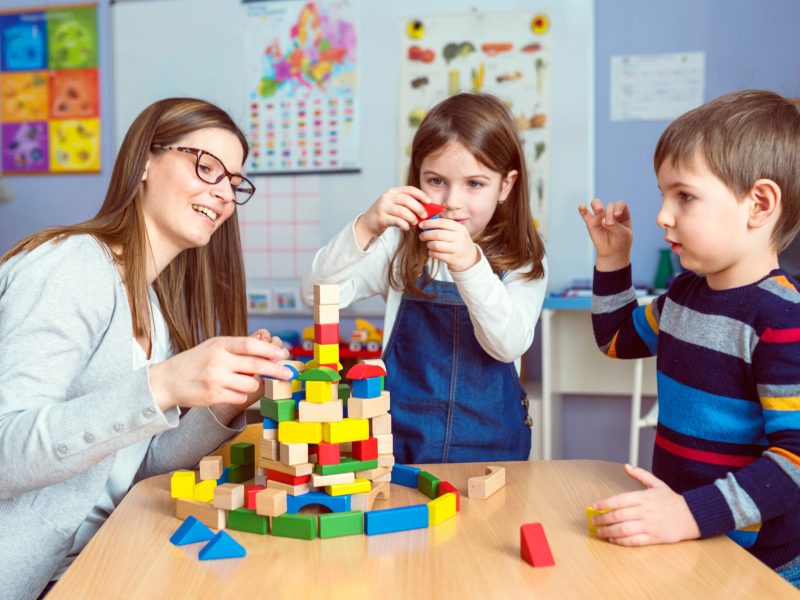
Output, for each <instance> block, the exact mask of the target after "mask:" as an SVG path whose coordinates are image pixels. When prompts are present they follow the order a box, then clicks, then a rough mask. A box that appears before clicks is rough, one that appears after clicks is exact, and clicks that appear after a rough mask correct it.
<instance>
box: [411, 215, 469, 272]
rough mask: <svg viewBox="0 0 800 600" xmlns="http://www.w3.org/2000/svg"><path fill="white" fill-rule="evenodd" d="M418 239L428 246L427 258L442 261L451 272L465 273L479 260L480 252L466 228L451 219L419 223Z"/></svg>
mask: <svg viewBox="0 0 800 600" xmlns="http://www.w3.org/2000/svg"><path fill="white" fill-rule="evenodd" d="M419 226H420V228H421V229H423V231H422V233H420V234H419V239H420V240H422V241H423V242H425V244H426V245H427V246H428V256H430V257H431V258H435V259H437V260H440V261H442V262H443V263H445V264H446V265H447V267H448V268H449V269H450V270H451V271H456V272H458V271H466V270H467V269H469V268H470V267H474V266H475V265H476V264H478V261H479V260H480V259H481V253H480V250H478V246H477V245H476V244H475V242H473V241H472V238H471V237H470V235H469V232H468V231H467V228H466V227H464V225H463V224H461V223H459V222H458V221H453V220H452V219H429V220H427V221H423V222H422V223H420V225H419Z"/></svg>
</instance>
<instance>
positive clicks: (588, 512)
mask: <svg viewBox="0 0 800 600" xmlns="http://www.w3.org/2000/svg"><path fill="white" fill-rule="evenodd" d="M607 512H611V509H610V508H607V509H605V510H596V509H594V508H592V507H591V506H587V507H586V524H587V525H588V526H589V531H594V532H595V533H596V532H597V527H595V526H594V525H592V517H596V516H597V515H604V514H606V513H607Z"/></svg>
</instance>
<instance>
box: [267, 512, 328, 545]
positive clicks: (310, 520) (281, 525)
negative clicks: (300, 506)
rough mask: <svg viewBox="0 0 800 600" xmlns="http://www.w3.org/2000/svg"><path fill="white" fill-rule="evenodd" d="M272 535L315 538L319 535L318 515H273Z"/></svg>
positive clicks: (302, 538)
mask: <svg viewBox="0 0 800 600" xmlns="http://www.w3.org/2000/svg"><path fill="white" fill-rule="evenodd" d="M272 535H276V536H278V537H288V538H296V539H298V540H313V539H314V538H315V537H317V515H289V514H284V515H281V516H279V517H272Z"/></svg>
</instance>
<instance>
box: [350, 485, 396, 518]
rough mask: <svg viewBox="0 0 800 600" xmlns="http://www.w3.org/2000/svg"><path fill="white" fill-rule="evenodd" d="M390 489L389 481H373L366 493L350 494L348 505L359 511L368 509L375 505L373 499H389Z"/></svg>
mask: <svg viewBox="0 0 800 600" xmlns="http://www.w3.org/2000/svg"><path fill="white" fill-rule="evenodd" d="M391 489H392V488H391V486H390V485H389V482H386V481H384V482H381V483H375V484H373V486H372V489H371V490H370V491H369V493H368V494H353V495H352V496H350V507H351V508H352V509H353V510H360V511H361V512H367V511H370V510H372V507H373V506H374V505H375V500H378V499H381V500H389V498H390V497H391Z"/></svg>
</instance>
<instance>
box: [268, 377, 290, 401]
mask: <svg viewBox="0 0 800 600" xmlns="http://www.w3.org/2000/svg"><path fill="white" fill-rule="evenodd" d="M263 379H264V397H265V398H269V399H270V400H286V399H287V398H291V397H292V382H291V381H283V380H282V379H267V378H263Z"/></svg>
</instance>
